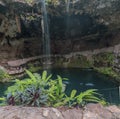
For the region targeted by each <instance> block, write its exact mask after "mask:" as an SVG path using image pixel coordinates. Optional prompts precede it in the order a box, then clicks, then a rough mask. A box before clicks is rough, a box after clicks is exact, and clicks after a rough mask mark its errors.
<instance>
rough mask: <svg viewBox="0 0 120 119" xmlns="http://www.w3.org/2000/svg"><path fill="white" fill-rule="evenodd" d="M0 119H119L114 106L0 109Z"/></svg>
mask: <svg viewBox="0 0 120 119" xmlns="http://www.w3.org/2000/svg"><path fill="white" fill-rule="evenodd" d="M0 115H1V116H0V119H120V109H119V108H118V107H116V106H109V107H103V106H101V105H99V104H89V105H87V106H86V107H85V109H84V110H83V109H76V108H72V109H64V108H63V109H56V108H35V107H12V106H7V107H0Z"/></svg>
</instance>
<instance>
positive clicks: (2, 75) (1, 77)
mask: <svg viewBox="0 0 120 119" xmlns="http://www.w3.org/2000/svg"><path fill="white" fill-rule="evenodd" d="M9 78H11V77H10V76H9V74H8V73H7V72H5V71H4V70H2V69H0V82H4V80H5V79H9Z"/></svg>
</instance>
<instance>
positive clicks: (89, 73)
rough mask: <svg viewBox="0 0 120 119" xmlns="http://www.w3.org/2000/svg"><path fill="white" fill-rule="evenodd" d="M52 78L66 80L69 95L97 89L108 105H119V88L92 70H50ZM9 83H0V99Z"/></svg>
mask: <svg viewBox="0 0 120 119" xmlns="http://www.w3.org/2000/svg"><path fill="white" fill-rule="evenodd" d="M50 72H51V73H52V74H53V78H56V75H60V76H61V77H64V78H68V79H69V80H68V81H65V83H66V84H67V87H66V92H67V94H69V93H70V92H71V90H73V89H76V90H77V91H78V93H80V92H81V91H85V90H87V89H98V92H99V93H101V94H102V95H103V97H104V98H105V99H106V100H107V101H108V102H110V103H114V104H120V99H119V88H118V87H119V86H118V84H116V83H114V82H112V81H111V80H110V79H109V78H108V77H106V76H104V75H101V74H99V73H97V72H95V71H93V70H81V69H79V68H73V69H64V68H63V69H51V71H50ZM10 85H11V84H10V83H5V84H4V83H0V97H2V96H3V95H4V91H5V90H6V89H7V87H8V86H10Z"/></svg>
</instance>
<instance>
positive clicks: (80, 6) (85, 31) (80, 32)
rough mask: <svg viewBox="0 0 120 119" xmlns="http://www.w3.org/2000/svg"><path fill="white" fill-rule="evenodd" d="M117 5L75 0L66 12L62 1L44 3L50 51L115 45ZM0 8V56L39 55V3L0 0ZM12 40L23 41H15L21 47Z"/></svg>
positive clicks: (118, 38)
mask: <svg viewBox="0 0 120 119" xmlns="http://www.w3.org/2000/svg"><path fill="white" fill-rule="evenodd" d="M51 2H52V1H51ZM119 6H120V1H119V0H101V1H99V0H89V1H86V0H79V1H73V2H71V3H70V9H69V12H66V8H67V6H66V3H65V1H60V0H57V2H56V4H55V3H54V4H48V6H47V8H48V9H47V11H48V16H49V19H48V22H49V28H50V39H51V53H52V54H66V53H71V52H78V51H84V50H92V49H96V48H103V47H109V46H113V45H116V44H118V43H119V42H120V35H119V34H120V31H119V29H120V15H119V14H120V8H119ZM0 10H1V12H0V45H1V47H2V48H1V47H0V48H1V49H0V51H2V52H1V53H0V57H3V59H16V58H17V57H29V56H36V55H38V54H42V53H43V43H42V42H43V41H42V28H41V4H38V3H37V2H35V1H34V2H27V3H26V2H25V0H9V1H3V0H1V2H0ZM31 37H32V38H33V39H34V41H33V40H30V39H31ZM35 37H37V38H35ZM23 39H27V42H23ZM38 40H39V42H38ZM16 41H19V42H23V44H19V46H20V47H21V48H18V45H16ZM14 44H15V45H14ZM38 45H39V52H38ZM21 49H23V50H21ZM10 54H11V55H10ZM0 60H1V58H0Z"/></svg>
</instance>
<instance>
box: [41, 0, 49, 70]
mask: <svg viewBox="0 0 120 119" xmlns="http://www.w3.org/2000/svg"><path fill="white" fill-rule="evenodd" d="M41 3H42V19H41V27H42V39H43V55H44V61H43V68H44V69H45V68H48V67H49V68H50V64H51V58H50V52H51V51H50V34H49V24H48V15H47V9H46V3H45V0H42V1H41Z"/></svg>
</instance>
